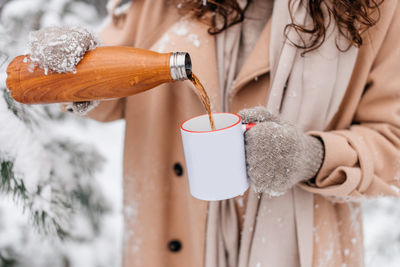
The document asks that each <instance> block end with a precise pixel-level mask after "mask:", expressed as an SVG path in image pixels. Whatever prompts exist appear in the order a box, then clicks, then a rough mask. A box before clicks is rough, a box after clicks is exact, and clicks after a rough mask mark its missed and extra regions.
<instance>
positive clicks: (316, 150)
mask: <svg viewBox="0 0 400 267" xmlns="http://www.w3.org/2000/svg"><path fill="white" fill-rule="evenodd" d="M303 143H304V144H303V145H304V158H303V159H302V161H301V162H302V164H303V167H302V168H301V171H300V173H299V177H307V178H306V179H304V180H309V179H312V178H314V177H315V176H317V174H318V171H319V170H320V168H321V166H322V163H323V161H324V154H325V150H324V145H323V143H322V141H321V140H320V139H319V138H318V137H315V136H311V135H305V136H304V139H303ZM304 180H303V181H304ZM299 182H300V181H299Z"/></svg>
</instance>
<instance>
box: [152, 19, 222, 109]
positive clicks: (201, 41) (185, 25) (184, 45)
mask: <svg viewBox="0 0 400 267" xmlns="http://www.w3.org/2000/svg"><path fill="white" fill-rule="evenodd" d="M208 27H209V26H208V25H206V24H204V23H202V22H200V21H198V20H195V19H193V18H190V17H188V16H186V17H183V18H182V19H180V20H179V21H177V22H176V23H175V24H173V25H172V26H171V27H170V28H169V29H168V30H167V31H165V33H164V34H163V35H162V36H160V38H159V39H158V40H157V41H156V42H155V43H154V45H153V46H152V47H151V48H150V49H151V50H154V51H157V52H161V53H167V52H175V51H179V52H188V53H189V54H190V57H191V59H192V66H193V73H194V74H196V76H197V77H198V78H199V79H200V81H201V82H202V84H203V85H204V87H205V90H206V91H207V94H208V95H209V97H210V100H211V102H212V104H213V111H220V110H221V109H220V103H221V101H220V94H219V87H218V72H217V71H218V70H217V56H216V49H215V46H216V44H215V37H214V36H212V35H210V34H208V32H207V30H208ZM199 101H200V99H199Z"/></svg>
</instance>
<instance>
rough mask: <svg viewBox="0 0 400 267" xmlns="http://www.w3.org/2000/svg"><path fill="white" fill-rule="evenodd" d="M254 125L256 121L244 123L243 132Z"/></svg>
mask: <svg viewBox="0 0 400 267" xmlns="http://www.w3.org/2000/svg"><path fill="white" fill-rule="evenodd" d="M254 126H256V124H255V123H243V124H242V131H243V133H244V132H246V131H247V130H249V129H251V128H253V127H254Z"/></svg>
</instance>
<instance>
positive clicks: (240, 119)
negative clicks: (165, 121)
mask: <svg viewBox="0 0 400 267" xmlns="http://www.w3.org/2000/svg"><path fill="white" fill-rule="evenodd" d="M213 114H230V115H235V116H236V117H238V118H239V120H238V121H237V122H236V123H234V124H232V125H229V126H227V127H225V128H221V129H218V130H215V131H191V130H188V129H185V128H183V125H184V124H185V123H186V122H188V121H190V120H193V119H196V118H198V117H203V116H208V115H207V114H202V115H199V116H196V117H193V118H190V119H187V120H185V121H184V122H182V124H181V129H182V131H185V132H189V133H215V132H219V131H222V130H226V129H229V128H232V127H234V126H236V125H238V124H239V123H240V122H241V121H242V118H241V117H240V116H239V115H237V114H235V113H229V112H217V113H213Z"/></svg>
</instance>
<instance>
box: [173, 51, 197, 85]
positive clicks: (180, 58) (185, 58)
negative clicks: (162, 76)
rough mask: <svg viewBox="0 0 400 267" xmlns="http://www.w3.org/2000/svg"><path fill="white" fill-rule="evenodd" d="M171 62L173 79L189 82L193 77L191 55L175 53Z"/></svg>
mask: <svg viewBox="0 0 400 267" xmlns="http://www.w3.org/2000/svg"><path fill="white" fill-rule="evenodd" d="M169 60H170V61H169V68H170V71H171V77H172V79H173V80H174V81H183V80H187V79H189V78H190V77H191V76H192V61H191V59H190V55H189V53H186V52H174V53H172V54H171V57H170V59H169Z"/></svg>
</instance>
